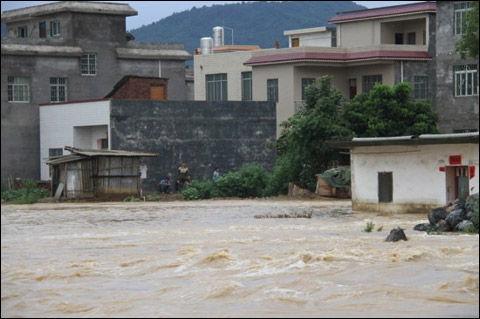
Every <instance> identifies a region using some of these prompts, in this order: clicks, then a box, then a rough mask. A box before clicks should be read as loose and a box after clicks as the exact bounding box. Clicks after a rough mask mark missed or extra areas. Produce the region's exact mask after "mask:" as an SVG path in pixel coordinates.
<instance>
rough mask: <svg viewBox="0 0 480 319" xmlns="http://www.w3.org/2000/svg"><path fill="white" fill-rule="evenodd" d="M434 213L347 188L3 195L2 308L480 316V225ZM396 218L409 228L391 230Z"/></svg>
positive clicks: (17, 312)
mask: <svg viewBox="0 0 480 319" xmlns="http://www.w3.org/2000/svg"><path fill="white" fill-rule="evenodd" d="M312 208H313V216H312V218H311V219H304V218H297V219H255V218H254V216H255V215H258V214H269V213H270V214H273V213H277V212H301V211H304V210H309V209H312ZM425 220H426V215H395V216H392V215H381V214H363V213H356V212H352V211H351V209H350V203H349V202H335V201H332V202H321V201H204V202H170V203H127V204H116V203H106V204H36V205H25V206H3V205H2V209H1V238H2V239H1V248H2V250H1V256H2V283H1V295H2V304H1V315H2V317H274V316H277V317H279V316H282V317H332V316H336V317H338V316H350V317H372V316H376V317H405V316H409V317H478V316H479V285H478V283H479V273H478V272H479V266H478V262H479V259H478V258H479V247H478V246H479V237H478V235H428V234H426V233H421V232H415V231H413V230H412V227H413V226H414V225H415V224H417V223H419V222H424V221H425ZM368 221H372V222H373V223H375V229H374V231H373V232H371V233H367V232H363V231H362V230H363V229H364V228H365V225H366V223H367V222H368ZM381 226H383V230H381V231H377V229H378V228H379V227H381ZM396 226H400V227H403V228H404V229H406V235H407V237H408V238H409V241H407V242H404V241H401V242H396V243H388V242H385V241H384V239H385V237H386V236H387V235H388V233H389V230H390V229H392V228H394V227H396Z"/></svg>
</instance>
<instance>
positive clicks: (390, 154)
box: [350, 144, 479, 212]
mask: <svg viewBox="0 0 480 319" xmlns="http://www.w3.org/2000/svg"><path fill="white" fill-rule="evenodd" d="M478 150H479V149H478V144H459V145H448V144H444V145H423V146H376V147H355V148H354V149H352V150H351V152H350V154H351V167H352V202H353V208H354V209H355V210H373V211H382V212H417V211H419V212H422V210H424V209H428V208H431V207H438V206H443V205H445V204H447V189H446V174H445V172H442V171H440V170H439V167H444V166H446V165H448V163H449V156H450V155H461V156H462V165H465V166H468V165H474V166H475V169H476V174H475V175H476V176H475V177H474V178H472V179H470V188H471V192H470V193H471V194H474V193H478V191H479V186H478V182H479V178H478V160H479V158H478ZM379 172H393V202H392V203H379V202H378V173H379ZM472 187H473V188H472ZM423 212H425V211H423Z"/></svg>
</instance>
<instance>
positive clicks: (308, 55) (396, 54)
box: [244, 50, 432, 65]
mask: <svg viewBox="0 0 480 319" xmlns="http://www.w3.org/2000/svg"><path fill="white" fill-rule="evenodd" d="M431 59H432V57H431V56H430V55H429V54H428V52H425V51H386V50H376V51H366V52H352V53H326V52H298V53H285V54H272V55H265V56H257V57H252V58H251V59H249V60H248V61H246V62H245V63H244V64H245V65H255V64H277V63H289V62H302V61H308V62H355V61H362V60H431Z"/></svg>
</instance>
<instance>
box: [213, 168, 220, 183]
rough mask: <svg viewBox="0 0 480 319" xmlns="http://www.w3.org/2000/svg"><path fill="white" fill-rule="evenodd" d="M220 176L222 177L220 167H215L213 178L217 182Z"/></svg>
mask: <svg viewBox="0 0 480 319" xmlns="http://www.w3.org/2000/svg"><path fill="white" fill-rule="evenodd" d="M219 177H220V170H219V168H218V167H215V170H214V171H213V174H212V180H213V181H214V182H216V181H218V178H219Z"/></svg>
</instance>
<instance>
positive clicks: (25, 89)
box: [7, 76, 30, 103]
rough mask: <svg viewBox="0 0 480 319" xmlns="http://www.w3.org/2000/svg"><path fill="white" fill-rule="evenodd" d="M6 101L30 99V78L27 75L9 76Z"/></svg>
mask: <svg viewBox="0 0 480 319" xmlns="http://www.w3.org/2000/svg"><path fill="white" fill-rule="evenodd" d="M7 82H8V102H20V103H22V102H29V101H30V78H29V77H27V76H9V77H8V79H7Z"/></svg>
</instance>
